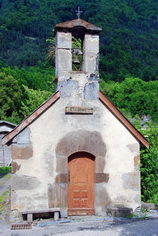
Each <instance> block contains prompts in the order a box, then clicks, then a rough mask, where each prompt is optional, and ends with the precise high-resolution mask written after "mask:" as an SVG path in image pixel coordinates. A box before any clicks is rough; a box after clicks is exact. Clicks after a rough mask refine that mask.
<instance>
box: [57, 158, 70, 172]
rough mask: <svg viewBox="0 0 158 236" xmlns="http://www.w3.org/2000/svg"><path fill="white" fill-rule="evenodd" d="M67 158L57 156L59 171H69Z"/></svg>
mask: <svg viewBox="0 0 158 236" xmlns="http://www.w3.org/2000/svg"><path fill="white" fill-rule="evenodd" d="M67 161H68V160H67V158H57V168H56V171H57V173H67Z"/></svg>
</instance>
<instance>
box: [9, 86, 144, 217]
mask: <svg viewBox="0 0 158 236" xmlns="http://www.w3.org/2000/svg"><path fill="white" fill-rule="evenodd" d="M72 93H73V91H72ZM81 103H84V104H83V105H84V106H87V107H93V109H94V114H92V115H85V114H82V115H76V114H75V115H74V114H65V107H66V106H73V105H76V106H79V105H81ZM13 142H14V145H13V150H12V151H13V173H14V175H13V180H12V181H13V184H12V210H16V209H17V210H19V211H21V210H24V209H32V208H33V209H35V208H48V207H60V208H61V209H62V215H63V216H64V215H65V216H66V214H67V174H68V170H67V160H68V156H69V155H71V154H72V153H74V152H78V151H85V152H89V153H91V154H93V155H94V156H95V157H96V158H95V213H96V214H97V215H103V214H105V212H106V206H108V205H111V206H127V207H132V208H133V209H135V208H136V207H137V206H138V205H139V204H140V176H139V175H140V174H139V144H138V142H137V140H136V139H135V138H134V137H133V136H132V135H131V134H130V133H129V132H128V131H127V129H126V128H125V127H124V126H123V125H122V124H121V123H120V122H119V121H118V120H117V119H116V118H115V117H114V115H112V114H111V113H110V112H109V110H108V109H107V108H106V107H105V106H104V105H103V104H102V103H101V102H100V101H99V100H98V99H96V100H84V99H83V98H82V97H79V98H78V100H76V103H74V99H73V96H72V97H71V98H70V97H69V96H67V97H61V98H60V99H59V100H58V101H57V102H56V103H55V104H54V105H53V106H52V107H50V108H49V109H48V110H47V111H46V112H45V113H43V114H42V115H41V116H40V117H39V118H38V119H36V120H35V121H34V122H33V123H32V124H30V125H29V126H28V128H27V129H25V130H24V131H23V132H22V133H21V134H19V135H18V136H17V137H16V138H15V139H14V140H13Z"/></svg>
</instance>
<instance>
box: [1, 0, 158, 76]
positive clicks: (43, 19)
mask: <svg viewBox="0 0 158 236" xmlns="http://www.w3.org/2000/svg"><path fill="white" fill-rule="evenodd" d="M78 5H79V6H80V7H81V10H82V11H83V13H82V14H81V18H82V19H84V20H86V21H89V22H91V23H94V24H96V25H97V26H100V27H102V29H103V32H102V34H101V48H100V50H101V60H100V69H101V74H102V76H103V77H104V79H105V80H114V81H121V80H123V79H124V78H125V77H127V76H136V77H139V78H141V79H143V80H145V81H148V80H155V79H157V75H158V1H157V0H87V1H83V0H79V1H75V0H60V1H58V0H44V1H40V0H0V23H1V26H0V54H1V57H0V62H1V66H2V65H10V66H18V67H27V66H34V65H39V66H41V65H44V64H47V59H46V57H47V50H46V49H47V47H48V43H47V42H46V41H47V40H46V39H47V38H49V37H52V29H53V28H54V25H55V24H57V23H59V22H63V21H67V20H71V19H75V18H76V17H77V16H76V13H75V10H76V9H77V6H78Z"/></svg>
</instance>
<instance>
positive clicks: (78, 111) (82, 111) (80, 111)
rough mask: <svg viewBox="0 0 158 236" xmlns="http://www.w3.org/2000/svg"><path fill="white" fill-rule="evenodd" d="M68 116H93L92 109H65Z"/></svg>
mask: <svg viewBox="0 0 158 236" xmlns="http://www.w3.org/2000/svg"><path fill="white" fill-rule="evenodd" d="M65 113H66V114H93V108H92V107H65Z"/></svg>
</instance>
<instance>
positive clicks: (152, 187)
mask: <svg viewBox="0 0 158 236" xmlns="http://www.w3.org/2000/svg"><path fill="white" fill-rule="evenodd" d="M141 132H142V133H144V135H145V136H146V137H147V139H148V140H149V141H150V148H149V149H145V148H142V150H141V190H142V200H143V201H149V202H154V203H155V204H157V205H158V125H157V124H154V123H152V124H150V125H149V124H148V128H147V129H146V130H144V131H143V130H141Z"/></svg>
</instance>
